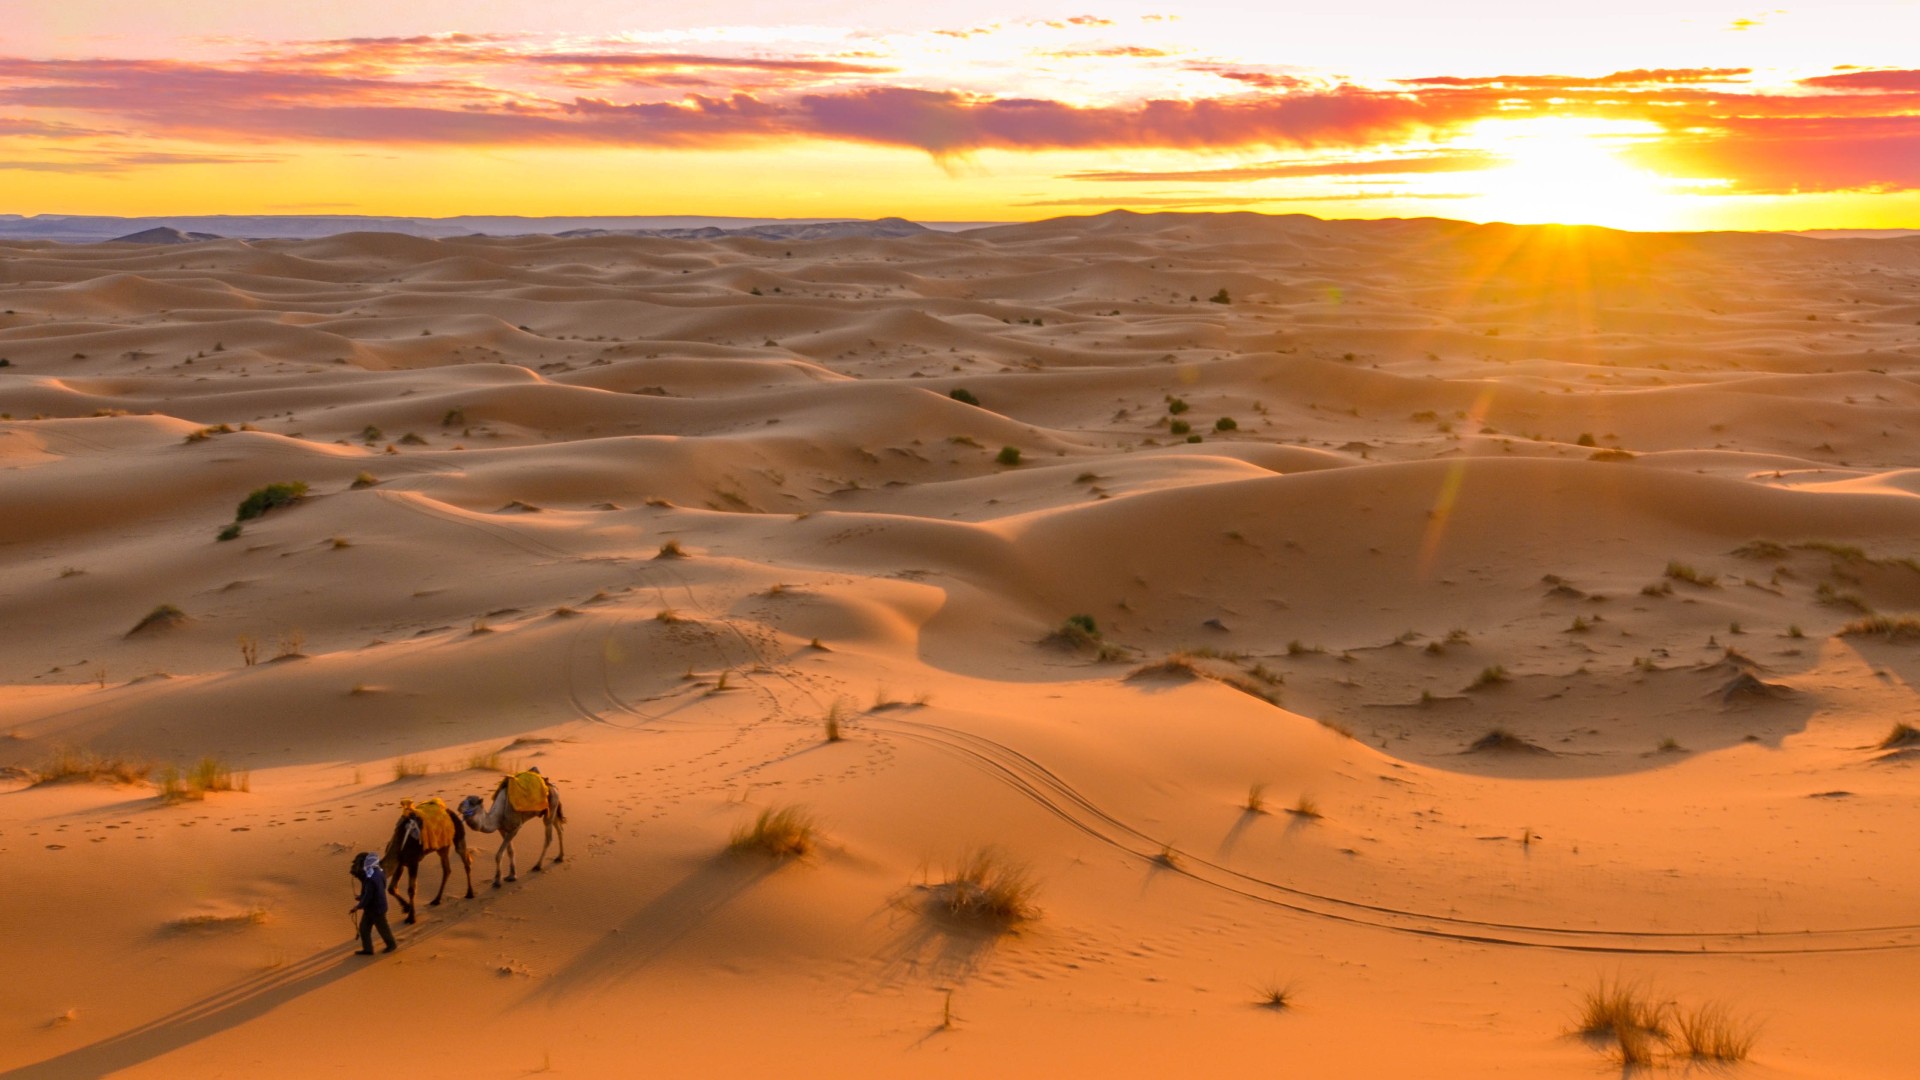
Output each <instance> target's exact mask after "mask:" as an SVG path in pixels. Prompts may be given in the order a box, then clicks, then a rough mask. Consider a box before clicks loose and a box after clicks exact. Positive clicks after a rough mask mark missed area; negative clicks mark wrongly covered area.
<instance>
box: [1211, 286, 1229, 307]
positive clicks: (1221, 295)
mask: <svg viewBox="0 0 1920 1080" xmlns="http://www.w3.org/2000/svg"><path fill="white" fill-rule="evenodd" d="M1207 302H1208V303H1210V304H1231V303H1233V297H1231V296H1228V295H1227V290H1226V289H1224V288H1222V289H1221V290H1220V291H1219V292H1217V293H1214V294H1213V295H1212V296H1209V297H1207Z"/></svg>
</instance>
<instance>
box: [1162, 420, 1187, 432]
mask: <svg viewBox="0 0 1920 1080" xmlns="http://www.w3.org/2000/svg"><path fill="white" fill-rule="evenodd" d="M1167 430H1168V431H1171V432H1173V433H1174V434H1175V435H1185V434H1187V433H1188V432H1190V431H1192V430H1193V425H1192V424H1189V423H1187V422H1186V421H1185V420H1175V421H1173V422H1172V423H1170V424H1168V425H1167Z"/></svg>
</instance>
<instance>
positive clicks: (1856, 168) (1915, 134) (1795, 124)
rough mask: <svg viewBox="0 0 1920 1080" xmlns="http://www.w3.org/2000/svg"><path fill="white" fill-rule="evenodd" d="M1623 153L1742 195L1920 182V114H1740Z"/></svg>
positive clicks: (1903, 186)
mask: <svg viewBox="0 0 1920 1080" xmlns="http://www.w3.org/2000/svg"><path fill="white" fill-rule="evenodd" d="M1623 156H1625V157H1628V158H1629V159H1631V160H1634V161H1636V162H1637V163H1638V164H1641V165H1643V166H1645V167H1648V168H1651V169H1654V170H1656V171H1658V172H1661V173H1664V174H1666V175H1670V176H1679V177H1690V178H1702V179H1721V180H1727V181H1730V182H1731V183H1730V187H1729V188H1728V189H1727V190H1729V191H1732V192H1738V193H1743V194H1784V193H1790V192H1810V191H1903V190H1912V189H1916V188H1920V116H1875V117H1806V118H1766V119H1735V120H1729V121H1725V122H1723V124H1722V125H1721V127H1720V129H1719V130H1717V131H1715V132H1712V133H1710V134H1698V135H1680V136H1673V137H1669V138H1667V139H1664V140H1661V141H1659V142H1654V143H1647V144H1644V145H1641V146H1638V147H1635V148H1633V149H1631V150H1629V151H1627V152H1626V153H1625V154H1624V155H1623Z"/></svg>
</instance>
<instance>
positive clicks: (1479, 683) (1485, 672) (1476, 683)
mask: <svg viewBox="0 0 1920 1080" xmlns="http://www.w3.org/2000/svg"><path fill="white" fill-rule="evenodd" d="M1510 680H1511V677H1510V676H1509V675H1508V674H1507V669H1506V668H1505V667H1503V666H1501V665H1499V664H1494V665H1492V666H1491V667H1484V668H1481V669H1480V674H1478V675H1475V676H1474V677H1473V685H1471V686H1469V687H1467V689H1469V690H1478V689H1480V688H1482V687H1486V686H1498V685H1499V684H1501V683H1503V682H1508V681H1510Z"/></svg>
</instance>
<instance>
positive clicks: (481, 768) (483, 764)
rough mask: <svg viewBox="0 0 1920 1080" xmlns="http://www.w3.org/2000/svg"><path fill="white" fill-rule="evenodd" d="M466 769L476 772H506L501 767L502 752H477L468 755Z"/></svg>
mask: <svg viewBox="0 0 1920 1080" xmlns="http://www.w3.org/2000/svg"><path fill="white" fill-rule="evenodd" d="M466 767H467V768H468V769H471V770H473V771H476V772H504V771H506V770H505V769H503V768H502V767H501V761H500V751H498V750H476V751H474V752H473V753H471V754H468V755H467V764H466Z"/></svg>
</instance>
